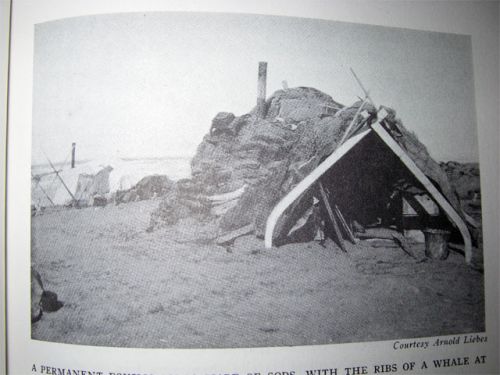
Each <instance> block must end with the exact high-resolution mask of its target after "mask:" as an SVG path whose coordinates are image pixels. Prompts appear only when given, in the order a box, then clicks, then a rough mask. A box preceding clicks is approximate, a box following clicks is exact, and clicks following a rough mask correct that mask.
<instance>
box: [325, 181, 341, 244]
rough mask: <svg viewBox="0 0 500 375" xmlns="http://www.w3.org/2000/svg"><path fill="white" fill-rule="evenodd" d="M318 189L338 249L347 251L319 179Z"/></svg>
mask: <svg viewBox="0 0 500 375" xmlns="http://www.w3.org/2000/svg"><path fill="white" fill-rule="evenodd" d="M319 191H320V193H321V199H322V200H323V204H324V205H325V208H326V212H327V213H328V217H329V218H330V222H331V223H332V227H333V233H334V235H335V237H336V238H335V239H334V241H335V242H337V245H339V247H340V249H341V250H342V251H343V252H344V253H347V250H346V248H345V244H344V240H343V238H342V234H341V233H340V229H339V225H338V224H337V220H336V219H335V216H334V215H333V210H332V207H331V206H330V202H329V201H328V196H327V195H326V192H325V188H324V187H323V184H322V183H321V181H320V182H319Z"/></svg>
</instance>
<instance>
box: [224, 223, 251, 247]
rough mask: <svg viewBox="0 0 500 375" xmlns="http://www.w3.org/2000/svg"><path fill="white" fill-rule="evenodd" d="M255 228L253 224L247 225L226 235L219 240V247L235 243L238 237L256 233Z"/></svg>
mask: <svg viewBox="0 0 500 375" xmlns="http://www.w3.org/2000/svg"><path fill="white" fill-rule="evenodd" d="M254 230H255V228H254V225H253V224H248V225H245V226H244V227H241V228H238V229H236V230H233V231H231V232H229V233H226V234H224V235H223V236H220V237H219V238H217V241H216V242H217V245H227V244H230V243H231V242H233V241H234V240H235V239H237V238H238V237H241V236H244V235H245V234H250V233H252V232H254Z"/></svg>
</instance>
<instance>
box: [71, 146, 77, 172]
mask: <svg viewBox="0 0 500 375" xmlns="http://www.w3.org/2000/svg"><path fill="white" fill-rule="evenodd" d="M75 151H76V143H75V142H73V143H72V144H71V168H75Z"/></svg>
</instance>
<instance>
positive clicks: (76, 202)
mask: <svg viewBox="0 0 500 375" xmlns="http://www.w3.org/2000/svg"><path fill="white" fill-rule="evenodd" d="M45 157H46V158H47V161H48V162H49V164H50V167H51V168H52V169H53V170H54V173H55V174H56V176H57V178H59V181H61V184H62V185H63V186H64V188H65V189H66V191H67V192H68V194H69V195H70V196H71V199H73V203H74V204H75V206H76V207H78V201H77V200H76V198H75V196H74V195H73V193H72V192H71V190H69V188H68V186H67V185H66V183H65V182H64V180H63V179H62V177H61V176H60V175H59V171H58V170H57V169H56V167H54V164H52V162H51V161H50V159H49V158H48V156H47V155H45Z"/></svg>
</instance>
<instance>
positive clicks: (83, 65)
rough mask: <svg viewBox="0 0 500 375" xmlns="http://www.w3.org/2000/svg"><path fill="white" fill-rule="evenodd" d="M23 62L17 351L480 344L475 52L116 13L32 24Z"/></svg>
mask: <svg viewBox="0 0 500 375" xmlns="http://www.w3.org/2000/svg"><path fill="white" fill-rule="evenodd" d="M33 51H34V52H33V53H34V60H33V108H32V113H33V116H32V127H31V130H32V134H31V142H32V143H31V338H32V339H34V340H39V341H48V342H57V343H66V344H79V345H90V346H106V347H130V348H254V347H283V346H304V345H326V344H340V343H354V342H371V341H381V340H396V339H412V338H424V337H433V336H447V335H455V336H453V338H450V340H456V339H458V340H462V341H463V340H467V339H469V340H473V339H474V337H475V335H476V334H477V333H481V332H484V331H485V330H486V328H485V293H484V266H483V239H482V213H481V189H480V169H479V147H478V137H477V124H476V116H477V113H476V107H475V97H474V77H473V58H472V47H471V38H470V36H468V35H461V34H450V33H438V32H431V31H420V30H412V29H403V28H389V27H383V26H374V25H365V24H355V23H342V22H336V21H330V20H319V19H308V18H297V17H278V16H267V15H255V14H253V15H250V14H229V13H196V12H177V13H176V12H146V13H116V14H101V15H87V16H81V17H75V18H65V19H58V20H53V21H49V22H44V23H39V24H37V25H35V29H34V41H33ZM26 214H27V213H26ZM429 341H430V342H431V344H432V343H434V341H435V340H429ZM442 344H443V345H444V344H446V343H442Z"/></svg>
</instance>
